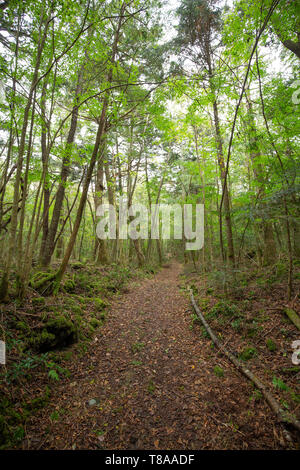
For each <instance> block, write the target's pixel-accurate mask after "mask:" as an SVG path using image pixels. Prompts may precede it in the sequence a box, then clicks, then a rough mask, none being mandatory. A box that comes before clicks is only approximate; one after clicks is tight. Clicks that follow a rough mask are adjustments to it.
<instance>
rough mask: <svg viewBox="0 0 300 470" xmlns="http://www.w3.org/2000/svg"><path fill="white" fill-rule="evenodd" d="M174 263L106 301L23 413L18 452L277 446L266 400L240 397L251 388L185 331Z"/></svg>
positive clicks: (196, 331) (196, 333)
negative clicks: (79, 351)
mask: <svg viewBox="0 0 300 470" xmlns="http://www.w3.org/2000/svg"><path fill="white" fill-rule="evenodd" d="M181 269H182V267H181V265H180V264H178V263H177V262H172V263H171V265H170V266H169V267H168V268H163V269H162V271H161V272H160V273H159V274H157V275H156V276H155V277H153V278H152V279H145V280H143V281H141V282H138V283H135V284H134V285H131V286H130V288H129V291H128V292H127V293H126V294H124V295H121V296H120V297H118V298H117V299H115V300H114V301H113V303H112V306H111V309H110V313H109V315H108V320H107V322H106V324H105V325H104V327H102V329H101V330H100V332H99V333H98V335H96V338H95V339H94V341H93V343H92V344H91V345H90V346H89V348H88V351H87V352H86V354H85V355H83V356H82V357H81V358H80V359H76V361H72V364H71V367H70V371H71V377H70V379H64V380H63V381H61V382H59V383H58V385H57V386H56V387H55V390H54V394H53V395H52V397H51V403H50V405H49V407H47V408H46V409H44V410H42V411H41V413H40V414H39V415H36V416H35V417H33V418H32V421H31V423H30V424H29V425H28V428H27V430H26V431H27V432H26V440H25V446H24V447H25V448H30V449H72V448H73V449H75V448H76V449H101V448H102V449H191V450H193V449H274V448H280V445H279V443H278V428H277V426H276V428H275V427H274V424H273V419H272V418H273V417H272V414H271V412H270V410H269V409H268V407H267V405H266V404H265V403H264V401H263V400H260V401H259V402H255V400H249V398H250V397H251V395H253V390H254V389H253V387H252V385H251V384H250V383H249V382H247V380H246V379H245V378H244V377H242V376H241V375H240V374H239V373H238V372H237V371H236V370H234V368H233V367H232V366H231V365H229V364H228V363H227V362H226V361H225V360H224V359H223V358H222V357H221V356H220V355H217V352H216V351H215V350H214V349H212V348H211V343H210V341H208V339H206V338H205V339H204V338H203V337H202V336H201V334H200V332H201V330H200V328H199V326H197V327H196V328H193V329H191V314H192V308H191V305H190V302H189V299H188V297H187V296H186V294H185V293H184V292H183V291H181V290H180V273H181ZM216 365H219V366H220V367H222V368H223V370H224V377H217V376H216V375H215V373H214V367H215V366H216ZM91 400H93V401H92V402H91ZM49 410H50V411H49ZM53 412H54V413H56V415H54V416H56V419H55V420H54V419H51V418H50V417H49V414H52V416H53Z"/></svg>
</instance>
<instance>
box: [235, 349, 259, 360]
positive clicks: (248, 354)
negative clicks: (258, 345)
mask: <svg viewBox="0 0 300 470" xmlns="http://www.w3.org/2000/svg"><path fill="white" fill-rule="evenodd" d="M256 355H257V351H256V349H255V348H253V347H247V348H245V349H243V351H242V352H241V353H240V354H239V358H240V359H242V360H243V361H249V360H250V359H253V358H254V357H255V356H256Z"/></svg>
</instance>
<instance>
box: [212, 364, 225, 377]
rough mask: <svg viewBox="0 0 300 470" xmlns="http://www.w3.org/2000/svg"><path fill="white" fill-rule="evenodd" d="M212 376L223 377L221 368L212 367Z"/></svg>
mask: <svg viewBox="0 0 300 470" xmlns="http://www.w3.org/2000/svg"><path fill="white" fill-rule="evenodd" d="M214 374H215V375H216V376H217V377H224V370H223V369H222V367H219V366H215V367H214Z"/></svg>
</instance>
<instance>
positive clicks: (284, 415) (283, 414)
mask: <svg viewBox="0 0 300 470" xmlns="http://www.w3.org/2000/svg"><path fill="white" fill-rule="evenodd" d="M189 291H190V296H191V302H192V305H193V307H194V310H195V312H196V314H197V316H198V318H199V320H200V321H201V323H202V324H203V326H204V328H205V329H206V331H207V333H208V334H209V336H210V337H211V339H212V341H213V343H214V344H215V345H216V346H217V347H218V348H219V349H221V350H222V352H223V353H224V355H225V356H226V357H227V358H228V359H229V360H230V361H231V362H232V363H233V364H234V365H235V366H236V367H237V369H238V370H239V371H240V372H242V374H244V375H245V376H246V377H247V378H248V379H249V380H251V382H253V383H254V385H256V387H257V388H258V389H259V390H260V391H261V392H262V394H263V396H264V397H265V400H266V401H267V403H268V405H269V406H270V408H271V409H272V411H273V412H274V413H275V415H276V417H277V419H278V421H279V422H281V423H282V424H284V425H287V424H289V425H292V426H293V427H294V428H295V429H297V430H298V431H300V422H299V421H298V420H297V419H295V418H294V417H293V416H292V415H291V414H290V413H288V412H287V411H285V410H283V409H282V408H281V407H280V405H279V404H278V403H277V401H276V399H275V398H274V397H273V395H272V394H271V393H270V392H269V391H268V390H267V387H266V385H265V384H263V382H262V381H261V380H260V379H259V378H258V377H256V375H254V374H253V372H251V371H250V370H249V369H248V368H247V367H246V366H245V365H244V364H243V363H242V362H241V361H240V360H239V359H238V358H237V357H236V356H234V354H232V353H231V352H230V351H228V349H226V348H225V347H224V346H223V344H222V343H221V341H220V340H219V339H218V338H217V337H216V335H215V334H214V332H213V331H212V329H211V328H210V326H209V324H208V323H207V321H206V320H205V318H204V316H203V314H202V313H201V311H200V309H199V307H198V305H197V304H196V301H195V298H194V295H193V292H192V290H191V289H189ZM285 431H286V433H285V434H286V437H287V439H288V440H291V437H290V435H289V434H288V431H287V430H285Z"/></svg>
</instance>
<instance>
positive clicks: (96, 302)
mask: <svg viewBox="0 0 300 470" xmlns="http://www.w3.org/2000/svg"><path fill="white" fill-rule="evenodd" d="M93 302H94V305H95V307H96V309H97V311H98V312H101V311H102V310H104V309H105V308H106V307H107V306H108V302H105V300H102V299H100V298H99V297H94V298H93Z"/></svg>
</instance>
